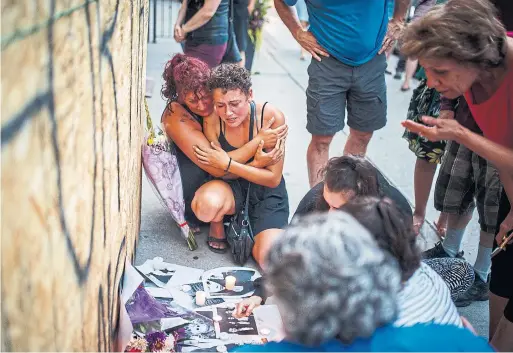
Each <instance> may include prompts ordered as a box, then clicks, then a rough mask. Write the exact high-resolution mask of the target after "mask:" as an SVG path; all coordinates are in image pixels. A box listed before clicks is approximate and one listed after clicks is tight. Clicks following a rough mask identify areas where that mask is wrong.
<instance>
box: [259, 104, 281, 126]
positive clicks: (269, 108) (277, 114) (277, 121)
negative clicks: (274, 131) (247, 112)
mask: <svg viewBox="0 0 513 353" xmlns="http://www.w3.org/2000/svg"><path fill="white" fill-rule="evenodd" d="M263 106H264V104H260V103H259V104H257V111H258V112H259V116H262V108H263ZM272 117H274V124H273V128H274V127H277V126H281V125H284V124H285V115H284V114H283V112H282V111H281V110H279V109H278V108H276V107H275V106H274V105H272V104H271V103H267V104H266V105H265V108H264V124H265V123H266V122H268V121H269V120H271V119H272Z"/></svg>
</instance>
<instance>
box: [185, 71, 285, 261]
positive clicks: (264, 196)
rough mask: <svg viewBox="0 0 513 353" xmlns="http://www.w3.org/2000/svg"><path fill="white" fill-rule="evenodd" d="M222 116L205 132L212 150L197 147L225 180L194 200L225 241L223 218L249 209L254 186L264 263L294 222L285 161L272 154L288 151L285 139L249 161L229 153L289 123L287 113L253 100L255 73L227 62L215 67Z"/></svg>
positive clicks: (253, 218)
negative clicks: (245, 207)
mask: <svg viewBox="0 0 513 353" xmlns="http://www.w3.org/2000/svg"><path fill="white" fill-rule="evenodd" d="M208 87H209V89H210V91H211V92H212V95H213V99H214V105H215V107H216V111H217V114H218V116H219V117H217V116H216V117H214V118H208V119H207V120H206V121H205V123H204V132H205V135H206V136H207V138H208V139H209V140H210V141H211V144H212V147H211V148H202V147H200V146H198V147H195V148H194V151H195V154H196V157H197V158H198V159H199V160H200V162H201V163H204V164H205V165H207V166H209V167H215V168H217V169H220V170H224V171H225V173H226V175H225V177H224V180H214V181H210V182H208V183H206V184H204V185H203V186H202V187H201V188H200V189H198V191H197V192H196V195H195V197H194V200H193V201H192V209H193V210H194V212H195V213H196V216H197V217H198V218H199V219H201V220H203V221H204V222H211V233H210V238H209V241H210V242H211V245H213V243H222V242H224V241H225V240H224V239H225V233H224V227H223V218H224V216H225V215H232V214H235V213H236V212H238V211H239V210H240V209H241V208H242V207H243V205H244V202H245V199H246V195H247V192H248V186H249V184H250V183H251V188H249V217H250V223H251V228H252V230H253V234H254V235H255V246H254V247H253V257H254V258H255V260H256V261H257V262H258V263H259V264H260V265H262V261H263V259H264V257H265V255H266V253H267V251H268V250H269V248H270V247H271V244H272V242H273V240H274V239H275V238H276V237H277V236H279V234H280V233H281V232H282V229H283V228H284V227H285V226H286V225H287V223H288V217H289V203H288V195H287V188H286V186H285V180H284V179H283V175H282V172H283V162H284V161H283V158H279V159H278V160H272V158H270V156H273V155H281V154H283V153H284V143H285V141H284V139H279V140H278V141H277V143H276V144H275V145H274V146H272V145H270V146H267V145H266V144H265V143H261V144H260V145H259V148H258V150H257V152H256V154H255V156H254V158H252V159H250V160H249V161H248V163H241V162H238V161H236V160H234V159H233V158H231V156H230V155H229V152H231V151H233V150H235V149H236V148H238V147H239V146H243V145H244V144H247V143H248V142H249V141H252V140H253V139H254V138H253V136H258V134H260V133H261V131H262V129H263V128H265V127H274V128H276V127H279V126H284V125H285V117H284V115H283V113H282V112H281V111H279V110H278V109H277V108H275V107H273V106H271V105H270V104H258V103H255V102H253V100H252V90H251V78H250V74H249V72H248V71H247V70H246V69H244V68H241V67H239V66H238V65H235V64H222V65H220V66H218V67H217V68H215V69H213V70H212V72H211V75H210V79H209V81H208Z"/></svg>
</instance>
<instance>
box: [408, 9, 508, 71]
mask: <svg viewBox="0 0 513 353" xmlns="http://www.w3.org/2000/svg"><path fill="white" fill-rule="evenodd" d="M402 42H403V44H402V46H401V51H402V53H403V54H404V55H405V56H408V57H414V58H421V59H452V60H455V61H457V62H459V63H461V64H467V65H473V66H474V67H477V68H479V69H481V70H487V69H490V68H495V67H498V66H504V64H505V56H506V55H505V54H506V48H507V46H506V30H505V28H504V26H503V25H502V23H501V22H500V20H499V19H498V16H497V9H496V8H495V7H494V6H493V4H492V3H491V2H490V1H489V0H450V1H448V2H447V3H446V4H444V5H438V6H435V7H433V8H432V9H430V11H428V12H427V14H426V15H424V16H423V17H421V18H420V19H418V20H416V21H414V22H413V23H411V24H410V25H408V27H407V28H406V30H405V32H404V35H403V38H402Z"/></svg>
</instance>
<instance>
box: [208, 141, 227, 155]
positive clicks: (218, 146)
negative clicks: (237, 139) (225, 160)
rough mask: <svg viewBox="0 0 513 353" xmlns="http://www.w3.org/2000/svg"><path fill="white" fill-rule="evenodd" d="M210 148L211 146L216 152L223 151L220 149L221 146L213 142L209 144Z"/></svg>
mask: <svg viewBox="0 0 513 353" xmlns="http://www.w3.org/2000/svg"><path fill="white" fill-rule="evenodd" d="M210 146H212V148H213V149H215V150H216V151H219V152H220V151H224V150H223V149H222V148H221V145H219V144H218V143H215V142H214V141H212V142H210Z"/></svg>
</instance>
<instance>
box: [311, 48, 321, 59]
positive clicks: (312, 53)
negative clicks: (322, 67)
mask: <svg viewBox="0 0 513 353" xmlns="http://www.w3.org/2000/svg"><path fill="white" fill-rule="evenodd" d="M308 52H309V53H310V54H311V55H312V58H314V59H315V60H317V61H321V57H320V56H319V55H317V53H316V52H315V51H313V50H308Z"/></svg>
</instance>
